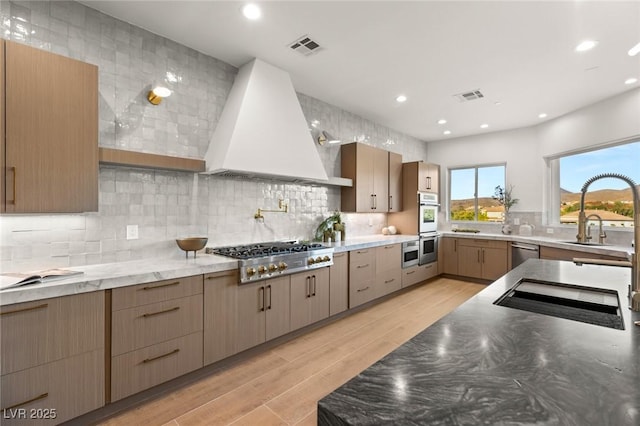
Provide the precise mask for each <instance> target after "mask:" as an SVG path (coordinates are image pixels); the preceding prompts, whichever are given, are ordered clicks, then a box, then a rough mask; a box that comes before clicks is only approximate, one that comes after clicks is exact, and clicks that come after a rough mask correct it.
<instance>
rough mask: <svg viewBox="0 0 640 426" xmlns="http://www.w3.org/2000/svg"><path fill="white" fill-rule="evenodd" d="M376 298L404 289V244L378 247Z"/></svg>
mask: <svg viewBox="0 0 640 426" xmlns="http://www.w3.org/2000/svg"><path fill="white" fill-rule="evenodd" d="M375 252H376V280H375V286H376V292H375V296H376V297H382V296H385V295H387V294H389V293H393V292H394V291H396V290H400V288H401V287H402V266H401V265H402V263H401V262H402V244H387V245H384V246H380V247H376V249H375Z"/></svg>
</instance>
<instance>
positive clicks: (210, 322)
mask: <svg viewBox="0 0 640 426" xmlns="http://www.w3.org/2000/svg"><path fill="white" fill-rule="evenodd" d="M204 282H205V285H204V364H205V365H206V364H211V363H212V362H216V361H219V360H221V359H224V358H226V357H228V356H231V355H233V354H235V353H236V352H237V350H236V335H237V334H238V331H237V327H238V321H240V318H237V317H236V306H237V305H238V300H237V299H238V273H237V272H236V271H233V272H231V273H229V272H222V273H217V274H208V275H205V277H204Z"/></svg>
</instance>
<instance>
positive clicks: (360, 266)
mask: <svg viewBox="0 0 640 426" xmlns="http://www.w3.org/2000/svg"><path fill="white" fill-rule="evenodd" d="M368 267H369V264H368V263H365V264H364V265H358V266H357V268H358V269H360V268H368Z"/></svg>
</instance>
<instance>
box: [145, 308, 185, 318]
mask: <svg viewBox="0 0 640 426" xmlns="http://www.w3.org/2000/svg"><path fill="white" fill-rule="evenodd" d="M178 309H180V306H176V307H175V308H171V309H165V310H164V311H158V312H151V313H148V314H142V315H140V317H141V318H149V317H154V316H156V315H160V314H166V313H167V312H173V311H177V310H178Z"/></svg>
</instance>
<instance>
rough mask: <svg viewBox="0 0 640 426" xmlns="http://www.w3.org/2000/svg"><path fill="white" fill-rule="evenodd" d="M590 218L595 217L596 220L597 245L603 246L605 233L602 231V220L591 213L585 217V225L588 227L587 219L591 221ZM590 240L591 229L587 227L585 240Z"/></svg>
mask: <svg viewBox="0 0 640 426" xmlns="http://www.w3.org/2000/svg"><path fill="white" fill-rule="evenodd" d="M592 217H595V218H596V219H598V243H599V244H604V239H605V238H607V233H606V232H604V231H603V230H602V218H601V217H600V215H598V214H595V213H591V214H590V215H589V216H587V217H586V219H585V223H586V224H587V225H588V222H589V219H591V218H592ZM590 239H591V228H590V227H589V226H587V240H590Z"/></svg>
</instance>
